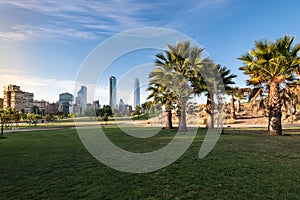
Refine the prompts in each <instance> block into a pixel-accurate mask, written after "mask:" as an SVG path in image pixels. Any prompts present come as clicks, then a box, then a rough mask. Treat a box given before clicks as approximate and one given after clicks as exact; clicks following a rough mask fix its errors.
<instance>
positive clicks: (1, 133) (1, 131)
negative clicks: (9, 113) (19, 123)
mask: <svg viewBox="0 0 300 200" xmlns="http://www.w3.org/2000/svg"><path fill="white" fill-rule="evenodd" d="M3 138H4V136H3V123H1V139H3Z"/></svg>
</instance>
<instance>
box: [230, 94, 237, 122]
mask: <svg viewBox="0 0 300 200" xmlns="http://www.w3.org/2000/svg"><path fill="white" fill-rule="evenodd" d="M230 114H231V118H232V119H236V115H235V107H234V97H233V96H231V113H230Z"/></svg>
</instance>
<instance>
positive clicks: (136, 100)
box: [133, 78, 140, 109]
mask: <svg viewBox="0 0 300 200" xmlns="http://www.w3.org/2000/svg"><path fill="white" fill-rule="evenodd" d="M139 105H140V81H139V79H138V78H135V79H134V83H133V107H134V109H135V107H136V106H139Z"/></svg>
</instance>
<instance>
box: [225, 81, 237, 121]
mask: <svg viewBox="0 0 300 200" xmlns="http://www.w3.org/2000/svg"><path fill="white" fill-rule="evenodd" d="M238 90H239V88H238V87H233V88H231V89H229V90H227V94H228V95H229V96H231V100H230V101H231V102H230V106H231V109H230V110H231V111H230V117H231V118H232V119H236V114H235V106H234V102H235V101H236V100H235V98H236V97H237V94H238Z"/></svg>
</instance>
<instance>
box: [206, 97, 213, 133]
mask: <svg viewBox="0 0 300 200" xmlns="http://www.w3.org/2000/svg"><path fill="white" fill-rule="evenodd" d="M205 111H206V128H214V105H213V99H212V98H211V97H209V96H208V97H207V101H206V108H205Z"/></svg>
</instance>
